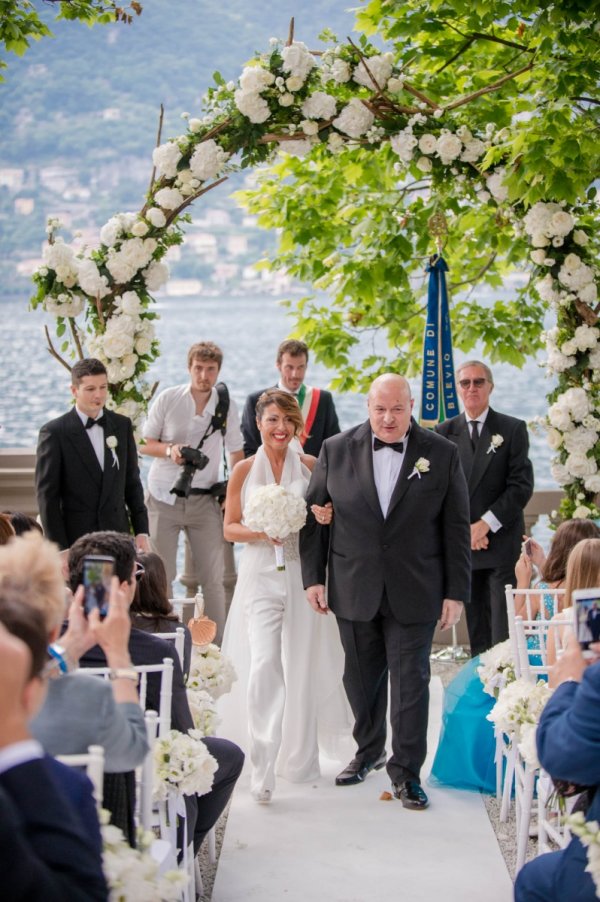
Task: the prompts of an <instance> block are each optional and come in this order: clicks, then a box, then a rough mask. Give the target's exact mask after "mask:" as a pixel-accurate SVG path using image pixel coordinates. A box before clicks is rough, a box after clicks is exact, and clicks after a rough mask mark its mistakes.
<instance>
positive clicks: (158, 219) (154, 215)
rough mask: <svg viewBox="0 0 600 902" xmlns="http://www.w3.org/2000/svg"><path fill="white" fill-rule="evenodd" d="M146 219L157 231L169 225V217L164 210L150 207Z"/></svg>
mask: <svg viewBox="0 0 600 902" xmlns="http://www.w3.org/2000/svg"><path fill="white" fill-rule="evenodd" d="M146 219H147V220H148V222H149V223H150V224H151V225H153V226H154V228H155V229H162V227H163V226H164V225H166V223H167V217H166V216H165V214H164V213H163V211H162V210H159V209H158V207H150V209H149V210H148V211H147V212H146Z"/></svg>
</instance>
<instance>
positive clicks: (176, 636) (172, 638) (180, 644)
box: [153, 626, 185, 670]
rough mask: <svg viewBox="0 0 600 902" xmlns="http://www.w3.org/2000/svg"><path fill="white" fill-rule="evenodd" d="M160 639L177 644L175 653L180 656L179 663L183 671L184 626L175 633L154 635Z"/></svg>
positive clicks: (179, 627)
mask: <svg viewBox="0 0 600 902" xmlns="http://www.w3.org/2000/svg"><path fill="white" fill-rule="evenodd" d="M153 635H154V636H157V637H158V638H159V639H167V640H168V641H169V642H174V643H175V651H176V652H177V654H178V655H179V663H180V664H181V669H182V670H183V651H184V647H185V630H184V628H183V627H182V626H178V627H177V629H176V630H175V632H173V633H153Z"/></svg>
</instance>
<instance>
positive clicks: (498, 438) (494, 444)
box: [485, 433, 504, 454]
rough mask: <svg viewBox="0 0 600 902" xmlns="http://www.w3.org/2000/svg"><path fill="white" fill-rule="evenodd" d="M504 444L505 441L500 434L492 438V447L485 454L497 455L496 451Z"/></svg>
mask: <svg viewBox="0 0 600 902" xmlns="http://www.w3.org/2000/svg"><path fill="white" fill-rule="evenodd" d="M503 444H504V439H503V438H502V436H501V435H500V434H499V433H496V435H493V436H492V440H491V442H490V447H489V448H488V449H487V451H486V452H485V453H486V454H492V453H493V454H495V453H496V450H497V449H498V448H499V447H500V445H503Z"/></svg>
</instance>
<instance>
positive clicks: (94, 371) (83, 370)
mask: <svg viewBox="0 0 600 902" xmlns="http://www.w3.org/2000/svg"><path fill="white" fill-rule="evenodd" d="M84 376H107V372H106V367H105V366H104V364H103V363H102V361H101V360H97V359H96V358H95V357H86V358H84V359H83V360H78V361H77V363H75V364H73V368H72V369H71V385H74V386H75V388H77V386H78V385H79V383H80V382H81V380H82V379H83V378H84Z"/></svg>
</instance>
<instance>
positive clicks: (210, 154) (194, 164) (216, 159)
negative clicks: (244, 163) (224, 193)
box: [190, 138, 229, 182]
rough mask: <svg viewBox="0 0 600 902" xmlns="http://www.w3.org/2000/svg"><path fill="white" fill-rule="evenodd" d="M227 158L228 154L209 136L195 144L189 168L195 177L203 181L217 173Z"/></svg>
mask: <svg viewBox="0 0 600 902" xmlns="http://www.w3.org/2000/svg"><path fill="white" fill-rule="evenodd" d="M228 158H229V154H228V153H226V152H225V151H224V150H223V148H222V147H220V146H219V145H218V144H217V142H216V141H213V139H212V138H210V139H209V140H208V141H202V143H201V144H199V145H198V146H197V148H196V150H195V151H194V153H193V154H192V157H191V159H190V169H191V171H192V172H193V173H194V175H195V176H196V178H198V179H200V180H201V181H203V182H205V181H206V180H207V179H212V178H214V177H215V176H216V175H217V173H218V172H219V171H220V170H221V169H222V167H223V166H224V165H225V163H226V161H227V159H228Z"/></svg>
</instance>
